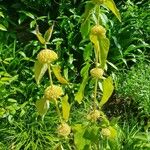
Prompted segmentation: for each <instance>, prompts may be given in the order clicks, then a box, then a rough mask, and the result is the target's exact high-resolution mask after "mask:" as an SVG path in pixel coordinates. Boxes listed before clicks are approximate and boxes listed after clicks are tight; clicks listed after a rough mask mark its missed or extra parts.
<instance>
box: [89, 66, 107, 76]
mask: <svg viewBox="0 0 150 150" xmlns="http://www.w3.org/2000/svg"><path fill="white" fill-rule="evenodd" d="M90 74H91V76H92V77H94V78H102V76H103V74H104V70H103V69H101V68H93V69H91V71H90Z"/></svg>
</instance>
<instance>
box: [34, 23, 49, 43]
mask: <svg viewBox="0 0 150 150" xmlns="http://www.w3.org/2000/svg"><path fill="white" fill-rule="evenodd" d="M33 33H34V32H33ZM35 35H36V36H37V38H38V40H39V41H40V42H41V43H42V44H46V41H45V39H44V38H43V36H42V34H41V33H40V31H39V27H38V26H36V29H35Z"/></svg>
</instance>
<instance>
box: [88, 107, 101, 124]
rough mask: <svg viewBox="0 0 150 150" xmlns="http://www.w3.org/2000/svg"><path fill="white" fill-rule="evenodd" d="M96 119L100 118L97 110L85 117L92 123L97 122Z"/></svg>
mask: <svg viewBox="0 0 150 150" xmlns="http://www.w3.org/2000/svg"><path fill="white" fill-rule="evenodd" d="M98 118H100V111H99V110H95V111H92V112H90V113H89V114H88V115H87V119H88V120H91V121H94V122H95V121H97V119H98Z"/></svg>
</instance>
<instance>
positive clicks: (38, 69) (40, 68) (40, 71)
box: [34, 61, 48, 84]
mask: <svg viewBox="0 0 150 150" xmlns="http://www.w3.org/2000/svg"><path fill="white" fill-rule="evenodd" d="M47 68H48V66H47V64H41V63H40V62H39V61H36V62H35V65H34V75H35V80H36V83H37V84H39V83H40V81H41V79H42V77H43V76H44V74H45V72H46V71H47Z"/></svg>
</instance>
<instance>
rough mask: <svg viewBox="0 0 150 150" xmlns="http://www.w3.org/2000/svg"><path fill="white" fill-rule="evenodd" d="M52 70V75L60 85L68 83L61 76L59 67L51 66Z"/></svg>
mask: <svg viewBox="0 0 150 150" xmlns="http://www.w3.org/2000/svg"><path fill="white" fill-rule="evenodd" d="M52 70H53V73H54V75H55V76H56V78H57V80H58V81H59V82H60V83H61V84H68V81H67V80H66V79H65V78H64V77H63V76H62V75H61V67H60V66H58V65H54V66H52Z"/></svg>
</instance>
